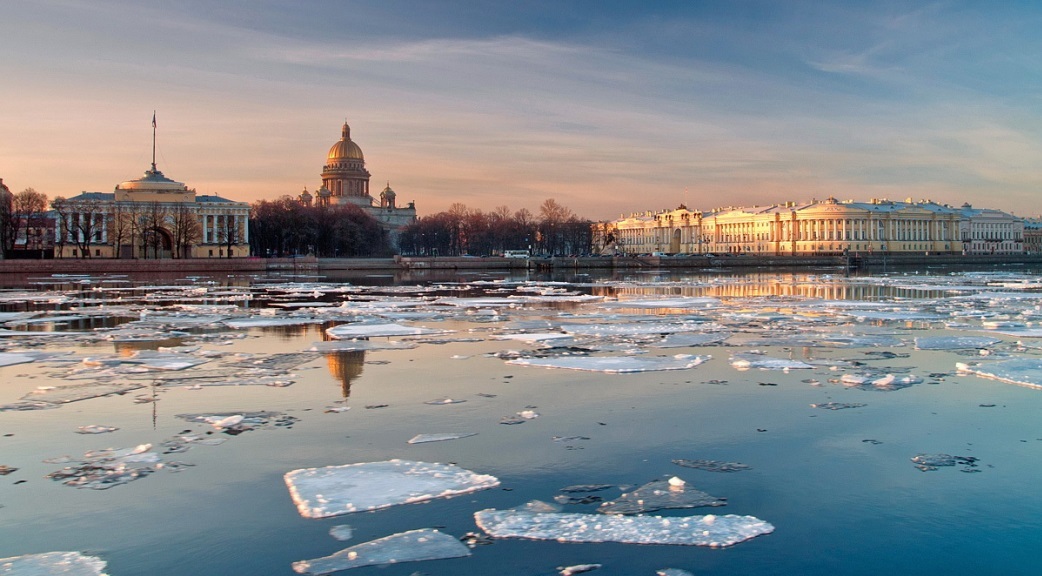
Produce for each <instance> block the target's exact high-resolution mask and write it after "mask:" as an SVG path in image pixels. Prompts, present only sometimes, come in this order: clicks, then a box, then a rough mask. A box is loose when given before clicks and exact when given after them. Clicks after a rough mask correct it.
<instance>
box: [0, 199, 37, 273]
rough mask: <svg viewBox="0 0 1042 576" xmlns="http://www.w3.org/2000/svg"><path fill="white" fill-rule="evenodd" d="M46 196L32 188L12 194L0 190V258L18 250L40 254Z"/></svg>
mask: <svg viewBox="0 0 1042 576" xmlns="http://www.w3.org/2000/svg"><path fill="white" fill-rule="evenodd" d="M47 228H48V225H47V195H46V194H44V193H42V192H37V191H36V190H35V189H33V188H26V189H25V190H22V191H21V192H16V193H14V194H12V193H10V192H8V191H7V190H6V189H3V190H2V198H0V257H3V258H8V257H10V256H11V255H12V254H13V253H14V251H15V250H16V249H18V248H20V249H22V250H24V251H30V250H43V249H44V247H45V246H47V240H48V238H47V237H46V232H45V231H46V229H47Z"/></svg>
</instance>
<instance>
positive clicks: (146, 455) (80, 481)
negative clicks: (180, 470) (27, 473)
mask: <svg viewBox="0 0 1042 576" xmlns="http://www.w3.org/2000/svg"><path fill="white" fill-rule="evenodd" d="M151 449H152V445H151V444H141V445H140V446H135V447H134V448H123V449H119V450H117V449H112V448H107V449H105V450H95V451H91V452H87V453H86V454H84V458H85V460H86V461H85V462H80V463H77V464H74V465H72V466H66V467H65V468H62V469H61V470H58V471H56V472H51V473H50V474H47V476H46V477H47V478H50V479H52V480H60V481H62V484H65V485H66V486H73V487H76V488H90V489H92V490H106V489H108V488H112V487H113V486H120V485H123V484H126V483H128V482H133V481H134V480H137V479H139V478H144V477H145V476H148V475H149V474H151V473H153V472H155V471H156V469H157V467H156V466H151V464H156V463H158V462H159V455H158V454H156V453H155V452H151Z"/></svg>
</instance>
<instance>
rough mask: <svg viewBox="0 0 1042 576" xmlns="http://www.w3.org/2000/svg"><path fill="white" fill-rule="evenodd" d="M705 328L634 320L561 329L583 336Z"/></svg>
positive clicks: (675, 323) (691, 330)
mask: <svg viewBox="0 0 1042 576" xmlns="http://www.w3.org/2000/svg"><path fill="white" fill-rule="evenodd" d="M704 329H705V326H704V325H703V324H701V323H694V322H685V323H680V322H673V323H665V322H632V323H620V324H566V325H564V326H561V330H564V331H565V332H568V333H569V334H574V335H581V336H623V335H637V334H674V333H677V332H700V331H702V330H704Z"/></svg>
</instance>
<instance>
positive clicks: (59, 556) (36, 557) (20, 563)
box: [0, 552, 106, 576]
mask: <svg viewBox="0 0 1042 576" xmlns="http://www.w3.org/2000/svg"><path fill="white" fill-rule="evenodd" d="M104 569H105V561H104V560H102V559H101V558H98V557H96V556H86V555H84V554H81V553H79V552H44V553H42V554H25V555H23V556H11V557H10V558H0V574H3V575H4V576H48V575H55V576H57V575H59V574H61V575H63V576H106V574H105V573H104V572H102V570H104Z"/></svg>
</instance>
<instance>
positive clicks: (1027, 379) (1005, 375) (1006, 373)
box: [955, 358, 1042, 388]
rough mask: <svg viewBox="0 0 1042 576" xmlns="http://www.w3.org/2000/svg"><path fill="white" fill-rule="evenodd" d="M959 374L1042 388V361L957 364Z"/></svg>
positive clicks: (1025, 359)
mask: <svg viewBox="0 0 1042 576" xmlns="http://www.w3.org/2000/svg"><path fill="white" fill-rule="evenodd" d="M955 367H956V368H957V369H958V370H959V372H963V373H970V374H975V375H977V376H980V377H982V378H991V379H993V380H998V381H1000V382H1008V383H1010V384H1020V385H1022V386H1030V387H1032V388H1042V359H1040V358H1014V359H1011V360H1002V361H1000V362H992V363H990V364H979V363H976V362H956V364H955Z"/></svg>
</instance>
